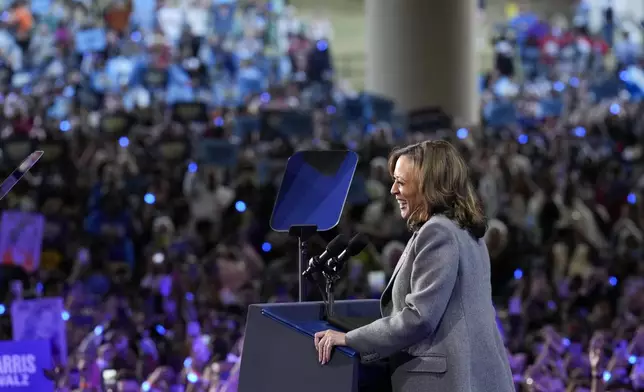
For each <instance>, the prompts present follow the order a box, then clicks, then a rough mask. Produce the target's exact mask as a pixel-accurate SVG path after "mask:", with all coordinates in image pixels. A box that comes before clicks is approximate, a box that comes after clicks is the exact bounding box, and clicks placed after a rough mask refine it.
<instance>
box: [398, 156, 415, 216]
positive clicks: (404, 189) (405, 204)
mask: <svg viewBox="0 0 644 392" xmlns="http://www.w3.org/2000/svg"><path fill="white" fill-rule="evenodd" d="M393 179H394V184H393V185H392V186H391V194H392V195H394V197H395V198H396V201H397V202H398V207H399V208H400V216H402V218H403V219H407V218H409V216H410V215H411V213H412V212H413V211H415V210H416V208H418V206H419V205H420V203H421V201H422V195H421V193H420V186H419V184H418V180H417V176H416V173H415V168H414V164H413V162H412V160H411V159H410V158H409V157H407V156H405V155H403V156H401V157H400V158H398V160H397V161H396V166H395V167H394V175H393Z"/></svg>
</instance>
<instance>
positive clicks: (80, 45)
mask: <svg viewBox="0 0 644 392" xmlns="http://www.w3.org/2000/svg"><path fill="white" fill-rule="evenodd" d="M106 47H107V36H106V35H105V29H101V28H94V29H87V30H81V31H79V32H77V33H76V51H77V52H79V53H86V52H100V51H103V50H105V48H106Z"/></svg>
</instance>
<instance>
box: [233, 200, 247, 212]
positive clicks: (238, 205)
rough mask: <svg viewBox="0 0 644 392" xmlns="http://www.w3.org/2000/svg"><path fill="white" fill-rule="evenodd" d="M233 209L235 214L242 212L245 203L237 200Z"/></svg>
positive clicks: (244, 208) (244, 209)
mask: <svg viewBox="0 0 644 392" xmlns="http://www.w3.org/2000/svg"><path fill="white" fill-rule="evenodd" d="M235 209H236V210H237V212H244V211H246V203H244V202H243V201H241V200H239V201H238V202H236V203H235Z"/></svg>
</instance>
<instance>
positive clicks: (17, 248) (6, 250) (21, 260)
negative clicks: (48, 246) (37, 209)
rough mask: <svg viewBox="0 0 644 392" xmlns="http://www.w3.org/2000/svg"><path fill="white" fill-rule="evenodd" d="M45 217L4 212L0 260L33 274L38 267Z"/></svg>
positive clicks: (0, 239)
mask: <svg viewBox="0 0 644 392" xmlns="http://www.w3.org/2000/svg"><path fill="white" fill-rule="evenodd" d="M44 227H45V217H44V216H43V215H41V214H34V213H29V212H22V211H4V212H3V213H2V223H1V225H0V257H2V259H1V260H0V261H1V262H2V264H9V265H18V266H21V267H22V268H24V269H25V270H26V271H27V272H34V271H36V270H37V269H38V266H39V265H40V252H41V247H42V237H43V230H44Z"/></svg>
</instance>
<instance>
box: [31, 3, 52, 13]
mask: <svg viewBox="0 0 644 392" xmlns="http://www.w3.org/2000/svg"><path fill="white" fill-rule="evenodd" d="M50 7H51V0H31V12H33V13H34V14H36V15H46V14H47V12H49V8H50Z"/></svg>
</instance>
